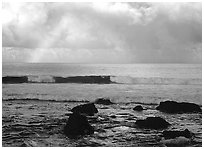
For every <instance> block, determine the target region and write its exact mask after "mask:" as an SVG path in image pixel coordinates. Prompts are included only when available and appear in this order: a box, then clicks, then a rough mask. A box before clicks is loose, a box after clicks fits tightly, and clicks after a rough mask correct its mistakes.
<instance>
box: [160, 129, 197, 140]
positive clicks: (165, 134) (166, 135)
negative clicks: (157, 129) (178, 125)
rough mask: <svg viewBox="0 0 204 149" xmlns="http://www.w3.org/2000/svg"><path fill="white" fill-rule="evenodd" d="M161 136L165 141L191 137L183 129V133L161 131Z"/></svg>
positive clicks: (187, 131) (186, 130)
mask: <svg viewBox="0 0 204 149" xmlns="http://www.w3.org/2000/svg"><path fill="white" fill-rule="evenodd" d="M162 134H163V137H164V138H165V139H174V138H176V137H181V136H182V137H186V138H191V137H192V135H193V134H192V133H191V132H190V131H189V130H188V129H185V130H184V131H163V133H162Z"/></svg>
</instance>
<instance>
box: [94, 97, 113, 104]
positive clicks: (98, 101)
mask: <svg viewBox="0 0 204 149" xmlns="http://www.w3.org/2000/svg"><path fill="white" fill-rule="evenodd" d="M95 103H96V104H103V105H111V104H114V103H113V102H111V101H110V99H108V98H98V99H96V101H95Z"/></svg>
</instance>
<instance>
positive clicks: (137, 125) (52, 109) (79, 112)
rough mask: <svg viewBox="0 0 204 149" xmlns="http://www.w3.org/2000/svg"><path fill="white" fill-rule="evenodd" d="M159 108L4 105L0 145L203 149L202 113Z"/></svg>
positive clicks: (106, 104)
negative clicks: (193, 148)
mask: <svg viewBox="0 0 204 149" xmlns="http://www.w3.org/2000/svg"><path fill="white" fill-rule="evenodd" d="M177 104H180V103H177ZM162 105H163V103H162ZM137 106H139V107H140V108H139V109H141V107H142V110H135V109H138V108H135V107H137ZM188 106H189V104H188ZM192 106H194V104H192ZM158 107H161V103H160V104H159V105H154V104H152V105H151V104H150V105H146V104H141V105H138V104H137V105H136V104H133V103H123V104H119V103H113V102H112V101H111V99H110V100H109V99H103V98H100V100H99V99H97V100H96V102H91V103H80V102H61V103H59V102H50V101H44V102H42V101H40V100H39V101H38V100H33V101H32V100H13V101H9V100H8V101H3V117H2V123H3V127H2V142H3V146H10V147H12V146H27V147H28V146H38V147H41V146H117V147H119V146H132V147H133V146H201V145H202V131H201V130H202V113H201V109H199V110H193V111H190V112H189V111H184V112H180V111H179V112H178V113H173V114H172V113H166V112H163V111H160V110H159V109H158ZM196 107H197V106H196ZM199 108H200V106H199Z"/></svg>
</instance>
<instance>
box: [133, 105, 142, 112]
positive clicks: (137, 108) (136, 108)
mask: <svg viewBox="0 0 204 149" xmlns="http://www.w3.org/2000/svg"><path fill="white" fill-rule="evenodd" d="M133 110H134V111H142V110H144V109H143V107H142V106H141V105H137V106H136V107H134V108H133Z"/></svg>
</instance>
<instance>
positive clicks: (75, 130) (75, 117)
mask: <svg viewBox="0 0 204 149" xmlns="http://www.w3.org/2000/svg"><path fill="white" fill-rule="evenodd" d="M93 133H94V128H93V127H92V126H91V125H90V124H89V122H88V120H87V118H86V116H84V115H81V114H79V113H73V114H72V115H70V116H69V119H68V121H67V123H66V126H65V127H64V134H65V135H67V136H68V137H75V136H78V135H86V134H93Z"/></svg>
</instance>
